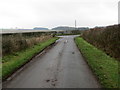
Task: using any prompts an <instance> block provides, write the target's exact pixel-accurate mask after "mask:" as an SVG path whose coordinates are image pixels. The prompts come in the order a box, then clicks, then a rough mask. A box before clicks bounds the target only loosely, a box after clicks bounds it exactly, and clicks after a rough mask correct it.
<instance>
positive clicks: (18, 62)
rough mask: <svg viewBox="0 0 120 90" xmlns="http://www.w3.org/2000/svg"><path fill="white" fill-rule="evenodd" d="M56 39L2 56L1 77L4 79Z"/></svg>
mask: <svg viewBox="0 0 120 90" xmlns="http://www.w3.org/2000/svg"><path fill="white" fill-rule="evenodd" d="M57 39H58V38H57V37H54V38H52V39H49V40H47V41H45V42H42V43H39V44H37V45H34V46H33V47H31V48H27V49H26V50H22V51H20V52H17V53H15V54H13V55H8V56H5V57H3V59H2V61H4V63H3V64H2V79H3V80H5V79H6V78H7V77H8V76H9V75H11V74H12V73H13V72H14V71H16V70H17V69H18V68H20V67H21V66H22V65H24V64H25V63H26V62H28V61H29V60H30V59H31V58H32V57H33V56H34V55H36V54H37V53H39V52H41V51H42V50H44V49H45V48H46V47H47V46H49V45H51V44H52V43H54V42H55V41H56V40H57Z"/></svg>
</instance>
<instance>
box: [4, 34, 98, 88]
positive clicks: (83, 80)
mask: <svg viewBox="0 0 120 90" xmlns="http://www.w3.org/2000/svg"><path fill="white" fill-rule="evenodd" d="M74 37H75V36H62V38H61V39H60V40H58V43H57V44H56V45H55V46H54V47H52V48H51V49H50V50H48V51H47V53H45V54H44V55H42V56H38V57H36V58H34V59H33V60H32V62H30V63H31V64H29V65H28V66H27V67H26V68H25V69H24V70H22V71H21V72H20V73H19V74H18V75H16V76H15V77H14V78H13V79H12V80H10V81H8V82H7V83H4V84H3V86H4V88H98V87H100V85H99V83H98V82H97V80H96V78H95V77H94V75H93V74H92V72H91V70H90V69H89V67H88V65H87V64H86V62H85V61H84V59H83V57H82V55H81V54H80V52H79V50H78V48H77V46H76V44H75V43H74Z"/></svg>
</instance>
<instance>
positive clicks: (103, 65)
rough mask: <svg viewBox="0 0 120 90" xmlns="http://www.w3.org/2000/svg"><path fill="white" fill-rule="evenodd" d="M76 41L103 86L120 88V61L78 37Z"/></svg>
mask: <svg viewBox="0 0 120 90" xmlns="http://www.w3.org/2000/svg"><path fill="white" fill-rule="evenodd" d="M75 42H76V44H77V46H78V48H79V50H80V51H81V53H82V54H83V56H84V57H85V59H86V60H87V63H88V64H89V66H90V67H91V69H92V71H93V72H94V73H95V75H96V76H97V78H98V80H99V82H100V83H101V85H102V87H103V88H118V86H119V84H118V78H119V74H118V61H117V60H115V59H114V58H111V57H110V56H108V55H107V54H105V53H104V52H103V51H101V50H98V49H97V48H95V47H94V46H93V45H91V44H89V43H88V42H86V41H85V40H84V39H82V38H81V37H76V38H75Z"/></svg>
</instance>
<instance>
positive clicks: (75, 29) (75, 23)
mask: <svg viewBox="0 0 120 90" xmlns="http://www.w3.org/2000/svg"><path fill="white" fill-rule="evenodd" d="M75 30H76V20H75Z"/></svg>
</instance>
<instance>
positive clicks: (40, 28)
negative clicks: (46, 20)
mask: <svg viewBox="0 0 120 90" xmlns="http://www.w3.org/2000/svg"><path fill="white" fill-rule="evenodd" d="M33 29H34V30H49V29H48V28H42V27H35V28H33Z"/></svg>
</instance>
